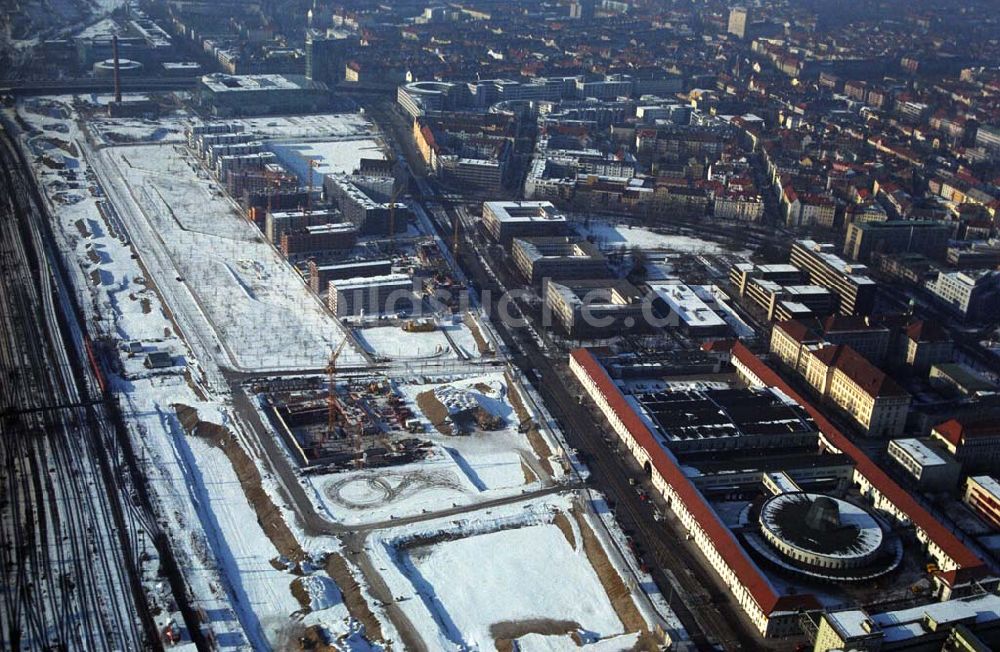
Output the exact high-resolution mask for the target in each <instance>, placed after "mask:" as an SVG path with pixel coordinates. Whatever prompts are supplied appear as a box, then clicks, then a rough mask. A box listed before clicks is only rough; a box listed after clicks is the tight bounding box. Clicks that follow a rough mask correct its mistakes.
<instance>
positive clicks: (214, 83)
mask: <svg viewBox="0 0 1000 652" xmlns="http://www.w3.org/2000/svg"><path fill="white" fill-rule="evenodd" d="M303 82H305V78H302V80H301V81H300V80H298V79H295V78H294V77H292V76H285V75H277V74H268V75H226V74H223V73H213V74H211V75H204V76H202V78H201V83H202V84H203V85H204V86H205V87H206V88H208V89H209V90H211V91H212V92H215V93H228V92H236V91H248V92H253V91H267V90H285V91H289V90H299V89H302V88H306V87H308V82H306V83H303Z"/></svg>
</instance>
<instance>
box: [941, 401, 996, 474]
mask: <svg viewBox="0 0 1000 652" xmlns="http://www.w3.org/2000/svg"><path fill="white" fill-rule="evenodd" d="M931 437H933V438H935V439H937V440H938V441H939V442H941V444H942V445H943V446H944V447H945V448H947V449H948V452H950V453H951V454H952V455H954V456H955V459H957V460H958V461H959V462H961V464H962V469H963V470H964V471H965V472H966V473H968V472H977V471H997V470H1000V418H998V417H997V415H995V414H994V415H990V416H988V417H984V418H981V419H949V420H948V421H945V422H944V423H939V424H938V425H936V426H935V427H934V428H933V429H932V430H931Z"/></svg>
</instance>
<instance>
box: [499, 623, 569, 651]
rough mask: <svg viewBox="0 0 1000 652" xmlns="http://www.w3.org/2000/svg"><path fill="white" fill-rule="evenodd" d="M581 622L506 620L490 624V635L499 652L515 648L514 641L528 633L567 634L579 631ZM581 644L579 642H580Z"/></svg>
mask: <svg viewBox="0 0 1000 652" xmlns="http://www.w3.org/2000/svg"><path fill="white" fill-rule="evenodd" d="M579 629H580V624H579V623H577V622H574V621H572V620H553V619H551V618H532V619H530V620H505V621H503V622H499V623H493V624H492V625H490V636H492V637H493V641H494V644H495V645H496V647H497V650H498V651H499V652H509V651H512V650H513V649H514V641H515V640H517V639H519V638H521V637H522V636H527V635H528V634H541V635H542V636H565V635H567V634H570V635H572V634H573V633H575V632H577V631H579ZM578 644H579V643H578Z"/></svg>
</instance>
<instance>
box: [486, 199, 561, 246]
mask: <svg viewBox="0 0 1000 652" xmlns="http://www.w3.org/2000/svg"><path fill="white" fill-rule="evenodd" d="M483 226H485V227H486V230H487V231H488V232H489V234H490V235H491V236H493V239H494V240H497V241H498V242H500V243H501V244H503V245H504V246H509V245H510V244H511V241H512V240H513V239H514V238H524V237H539V236H557V235H562V234H563V233H565V232H566V229H567V221H566V217H565V216H564V215H562V214H561V213H559V212H558V211H557V210H556V207H555V206H553V205H552V202H548V201H488V202H484V203H483Z"/></svg>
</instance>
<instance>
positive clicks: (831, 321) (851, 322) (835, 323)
mask: <svg viewBox="0 0 1000 652" xmlns="http://www.w3.org/2000/svg"><path fill="white" fill-rule="evenodd" d="M822 324H823V332H824V333H843V332H847V331H873V330H881V327H880V326H876V325H874V324H872V323H870V322H869V321H868V318H867V317H858V316H853V315H830V316H829V317H826V318H825V319H823V321H822Z"/></svg>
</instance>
